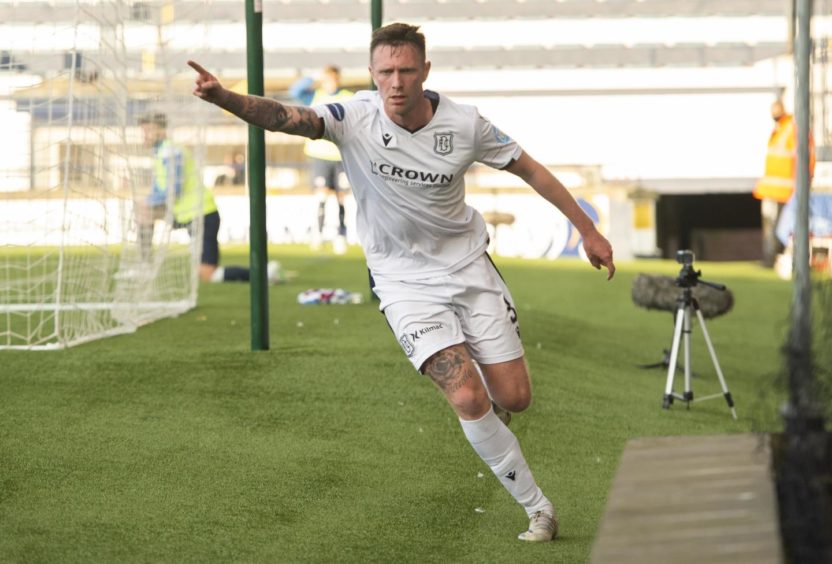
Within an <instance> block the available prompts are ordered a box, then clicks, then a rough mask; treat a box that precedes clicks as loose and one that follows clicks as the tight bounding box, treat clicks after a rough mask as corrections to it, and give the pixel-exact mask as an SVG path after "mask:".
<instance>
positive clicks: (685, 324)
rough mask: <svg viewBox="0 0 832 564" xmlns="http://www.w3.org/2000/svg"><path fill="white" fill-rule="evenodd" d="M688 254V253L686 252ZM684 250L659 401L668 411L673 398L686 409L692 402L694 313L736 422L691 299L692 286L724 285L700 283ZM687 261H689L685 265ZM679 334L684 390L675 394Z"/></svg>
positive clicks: (735, 412) (712, 349) (710, 348)
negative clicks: (670, 340)
mask: <svg viewBox="0 0 832 564" xmlns="http://www.w3.org/2000/svg"><path fill="white" fill-rule="evenodd" d="M687 252H688V253H689V251H687ZM682 253H683V251H679V253H678V255H679V257H680V258H678V259H677V260H679V262H682V258H685V259H686V260H685V262H684V266H682V270H681V272H680V273H679V277H678V278H677V279H676V285H677V286H680V287H681V288H682V295H681V296H679V298H678V299H677V301H676V303H677V304H678V308H677V310H676V317H675V325H674V330H673V344H672V346H671V348H670V361H669V363H668V367H667V384H666V385H665V388H664V400H663V402H662V407H663V408H664V409H669V408H670V405H671V404H672V403H673V400H674V398H675V399H679V400H681V401H684V402H685V403H687V406H688V408H690V404H691V403H692V402H693V401H694V399H693V390H692V389H691V382H690V381H691V369H690V353H691V337H690V336H691V329H692V319H691V317H692V315H691V314H692V312H693V311H695V312H696V317H697V318H698V319H699V326H700V327H701V328H702V335H704V337H705V344H707V345H708V352H709V353H710V355H711V360H712V361H713V363H714V368H715V369H716V374H717V376H718V377H719V384H720V385H721V386H722V394H721V395H722V396H724V397H725V401H726V402H728V408H729V409H730V410H731V416H732V417H733V418H734V419H736V418H737V411H736V409H734V400H733V398H732V397H731V392H729V391H728V385H727V384H726V383H725V377H724V376H723V375H722V369H721V368H720V367H719V360H718V359H717V357H716V351H715V350H714V346H713V343H711V337H710V335H708V328H707V327H706V326H705V318H704V316H703V315H702V312H701V311H700V310H699V303H698V302H697V301H696V298H694V297H693V290H692V289H693V287H694V286H696V285H697V284H699V283H702V284H705V285H707V286H710V287H711V288H715V289H717V290H725V286H723V285H722V284H715V283H713V282H706V281H705V280H700V279H699V276H700V275H701V272H700V271H695V270H693V266H692V263H693V253H690V257H687V256H685V255H682ZM688 260H689V262H688ZM682 335H684V341H685V357H684V359H685V367H684V369H685V371H684V374H685V391H684V393H683V394H678V393H676V392H674V391H673V379H674V377H675V375H676V361H677V359H678V356H679V346H680V342H681V340H682ZM719 396H720V394H714V395H710V396H705V397H702V398H697V399H696V400H695V401H704V400H707V399H713V398H716V397H719Z"/></svg>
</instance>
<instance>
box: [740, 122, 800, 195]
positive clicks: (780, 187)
mask: <svg viewBox="0 0 832 564" xmlns="http://www.w3.org/2000/svg"><path fill="white" fill-rule="evenodd" d="M796 157H797V125H796V124H795V122H794V117H793V116H791V115H789V114H785V115H784V116H783V117H782V118H780V120H779V121H778V122H777V124H776V125H775V126H774V131H772V132H771V137H770V138H769V140H768V151H767V152H766V171H765V175H764V176H763V177H762V178H760V180H758V181H757V186H755V187H754V192H753V194H754V197H755V198H757V199H758V200H774V201H776V202H779V203H785V202H787V201H789V198H791V196H792V194H793V193H794V182H795V174H796V172H797V167H796V166H795V160H796ZM814 172H815V141H814V139H813V138H812V134H811V132H810V133H809V178H810V179H811V178H812V176H813V175H814Z"/></svg>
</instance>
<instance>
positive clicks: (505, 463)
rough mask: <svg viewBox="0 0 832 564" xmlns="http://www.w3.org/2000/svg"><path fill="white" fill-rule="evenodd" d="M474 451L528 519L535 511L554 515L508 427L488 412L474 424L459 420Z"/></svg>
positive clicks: (491, 410)
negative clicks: (524, 511) (522, 509)
mask: <svg viewBox="0 0 832 564" xmlns="http://www.w3.org/2000/svg"><path fill="white" fill-rule="evenodd" d="M459 422H460V424H461V425H462V431H463V432H464V433H465V437H466V438H467V439H468V442H469V443H471V446H472V447H474V451H476V453H477V454H478V455H480V458H482V460H483V462H485V463H486V464H487V465H488V467H489V468H491V471H492V472H494V475H495V476H497V479H498V480H500V483H501V484H503V487H504V488H505V489H507V490H508V492H509V493H510V494H511V495H512V497H514V499H516V500H517V503H519V504H520V505H522V506H523V508H524V509H525V510H526V514H527V515H529V516H531V515H532V513H534V512H536V511H546V512H547V513H551V514H552V515H554V514H555V510H554V507H553V506H552V502H551V501H549V500H548V499H547V498H546V496H545V495H543V492H542V491H540V488H539V487H537V484H536V483H535V481H534V477H533V476H532V472H531V470H529V465H528V464H527V463H526V459H525V458H524V457H523V452H522V451H521V450H520V443H519V441H518V440H517V437H515V436H514V433H512V432H511V431H510V430H509V428H508V427H506V426H505V425H504V424H503V422H502V421H500V419H499V418H498V417H497V416H496V415H495V414H494V410H493V409H489V410H488V413H486V414H485V415H484V416H483V417H482V418H480V419H477V420H475V421H466V420H464V419H460V420H459Z"/></svg>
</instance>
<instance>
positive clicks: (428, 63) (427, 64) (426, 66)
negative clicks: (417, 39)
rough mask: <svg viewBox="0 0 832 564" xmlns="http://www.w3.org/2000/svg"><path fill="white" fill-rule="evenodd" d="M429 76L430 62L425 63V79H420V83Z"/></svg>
mask: <svg viewBox="0 0 832 564" xmlns="http://www.w3.org/2000/svg"><path fill="white" fill-rule="evenodd" d="M429 74H430V61H425V77H424V78H423V79H422V82H424V81H425V80H427V79H428V75H429Z"/></svg>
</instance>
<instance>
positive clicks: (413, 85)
mask: <svg viewBox="0 0 832 564" xmlns="http://www.w3.org/2000/svg"><path fill="white" fill-rule="evenodd" d="M429 72H430V62H429V61H424V60H423V59H422V56H421V53H419V50H418V49H417V48H416V47H414V46H413V45H410V44H404V45H397V46H392V45H379V46H378V47H376V49H375V51H373V53H372V57H371V58H370V74H371V75H372V76H373V82H375V84H376V87H377V88H378V91H379V94H380V95H381V99H382V100H383V101H384V111H385V113H386V114H387V115H388V116H389V117H390V118H391V119H392V118H394V117H395V116H399V117H401V118H407V116H408V115H410V114H411V112H413V110H414V108H416V107H417V106H418V105H419V104H420V103H421V102H422V98H423V96H424V90H423V89H422V84H424V82H425V80H427V78H428V73H429Z"/></svg>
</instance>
